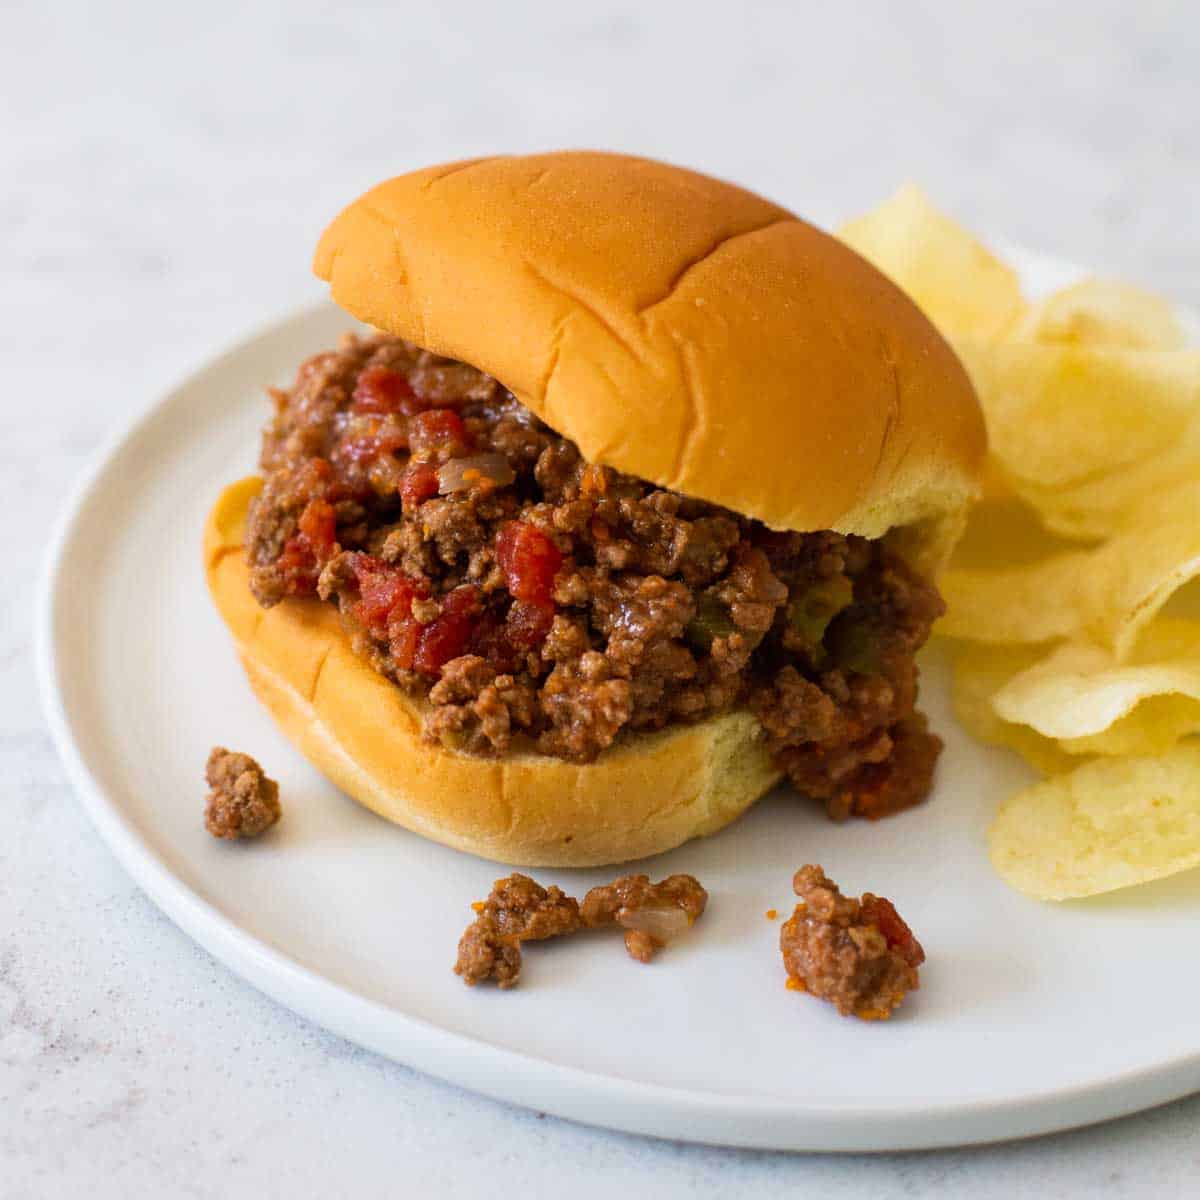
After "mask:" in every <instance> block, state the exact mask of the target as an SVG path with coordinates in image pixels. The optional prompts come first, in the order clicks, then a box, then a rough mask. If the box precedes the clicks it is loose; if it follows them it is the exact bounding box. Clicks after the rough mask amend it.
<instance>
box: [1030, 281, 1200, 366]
mask: <svg viewBox="0 0 1200 1200" xmlns="http://www.w3.org/2000/svg"><path fill="white" fill-rule="evenodd" d="M1008 336H1009V337H1011V338H1013V339H1014V340H1017V341H1029V342H1060V343H1066V344H1068V345H1087V346H1125V347H1127V348H1128V349H1131V350H1178V349H1180V348H1181V347H1182V346H1183V344H1184V336H1183V330H1182V329H1181V328H1180V325H1179V322H1178V321H1177V320H1176V319H1175V313H1174V310H1173V309H1172V307H1171V305H1170V304H1169V303H1168V302H1167V301H1166V300H1164V299H1163V298H1162V297H1161V296H1156V295H1154V293H1153V292H1145V291H1143V290H1142V289H1141V288H1138V287H1134V286H1133V285H1132V284H1128V283H1120V282H1118V281H1117V280H1113V279H1084V280H1082V281H1081V282H1080V283H1076V284H1072V285H1071V286H1070V287H1066V288H1063V289H1062V290H1061V291H1057V292H1055V293H1054V294H1053V295H1051V296H1048V297H1047V298H1046V299H1045V300H1042V301H1041V302H1040V303H1038V304H1035V305H1034V306H1033V307H1032V308H1031V309H1029V311H1028V312H1027V313H1026V314H1025V315H1024V316H1023V317H1022V318H1021V319H1020V320H1019V321H1018V322H1017V323H1016V325H1015V326H1013V328H1012V330H1011V331H1010V332H1009V334H1008Z"/></svg>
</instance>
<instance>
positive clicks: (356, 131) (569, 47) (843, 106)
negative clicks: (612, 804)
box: [0, 0, 1200, 1200]
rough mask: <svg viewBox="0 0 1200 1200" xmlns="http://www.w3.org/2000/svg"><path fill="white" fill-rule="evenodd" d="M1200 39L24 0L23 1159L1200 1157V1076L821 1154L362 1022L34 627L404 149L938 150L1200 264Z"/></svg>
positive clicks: (1035, 218)
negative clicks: (106, 506)
mask: <svg viewBox="0 0 1200 1200" xmlns="http://www.w3.org/2000/svg"><path fill="white" fill-rule="evenodd" d="M435 13H436V14H437V15H435ZM834 13H839V14H840V15H836V16H835V15H833V14H834ZM1198 79H1200V9H1198V8H1197V6H1196V5H1195V3H1191V2H1189V0H1180V2H1179V3H1174V4H1172V3H1166V2H1161V3H1155V2H1151V0H1143V2H1140V3H1136V4H1135V3H1129V2H1127V3H1122V2H1120V0H1089V2H1079V3H1067V2H1061V0H1060V2H1059V3H1057V4H1053V5H1052V4H1040V5H1030V4H1020V3H1005V4H996V3H994V2H989V3H982V4H978V3H962V2H959V3H951V2H949V0H947V2H945V3H942V4H930V3H916V2H914V0H908V2H905V3H887V4H884V3H877V4H852V3H843V4H837V3H822V4H802V3H780V4H765V3H747V2H744V0H743V2H742V3H726V4H710V3H701V2H700V0H693V2H691V3H680V4H667V3H656V2H649V3H647V2H646V0H642V2H641V3H619V2H616V0H606V2H601V3H593V4H571V3H566V2H562V0H560V2H559V3H550V4H543V5H534V4H528V3H518V2H516V0H509V2H507V3H487V4H484V3H480V4H471V5H466V4H454V3H450V2H448V0H440V2H435V3H430V2H429V0H425V2H424V3H421V4H415V5H399V4H396V5H379V6H378V7H375V8H368V7H367V6H365V5H360V6H354V5H351V4H349V3H343V4H316V3H302V4H293V5H289V6H286V7H284V6H279V7H278V8H272V7H269V6H266V5H250V4H230V3H216V2H212V0H210V2H208V3H205V4H202V5H201V4H195V5H183V4H170V3H166V4H164V3H161V2H160V3H145V4H136V5H135V4H113V3H109V4H98V3H85V2H72V3H59V4H56V5H46V4H42V3H26V4H22V3H16V4H15V5H14V4H9V5H6V6H5V20H4V34H3V38H2V46H0V95H2V98H3V103H2V104H0V164H2V171H0V177H2V178H3V181H4V182H3V186H2V188H0V238H2V239H3V284H2V286H0V372H2V374H0V381H2V391H0V396H2V399H0V512H2V513H4V515H5V519H3V520H0V552H2V554H3V557H4V560H5V561H6V562H8V563H9V568H10V569H9V583H8V585H7V587H6V588H5V589H4V591H3V594H2V595H0V779H2V780H3V784H2V785H0V786H2V794H3V799H4V813H5V830H4V836H3V837H2V838H0V1196H2V1197H4V1200H17V1198H18V1197H22V1198H24V1197H43V1196H54V1197H56V1196H64V1197H65V1196H71V1197H75V1196H81V1195H89V1196H93V1197H96V1200H104V1198H108V1197H118V1196H119V1197H127V1196H156V1197H161V1196H175V1195H181V1196H206V1197H207V1196H241V1195H255V1196H275V1195H288V1196H309V1195H313V1196H334V1195H354V1196H357V1197H368V1196H384V1195H414V1196H415V1195H421V1196H424V1195H446V1196H460V1195H461V1196H471V1195H482V1194H484V1193H486V1192H488V1191H490V1190H492V1189H493V1188H497V1189H499V1188H504V1189H506V1190H507V1189H509V1188H513V1189H524V1190H525V1191H526V1192H527V1194H530V1195H534V1196H540V1195H550V1194H552V1193H554V1192H556V1191H557V1190H559V1189H560V1188H567V1189H568V1190H567V1194H569V1195H571V1196H573V1197H590V1196H599V1195H602V1194H603V1195H608V1194H610V1193H611V1192H612V1191H614V1190H620V1191H622V1192H624V1193H626V1194H630V1195H644V1194H646V1195H648V1194H654V1195H656V1196H660V1197H663V1198H664V1200H665V1198H667V1197H675V1196H680V1197H682V1196H707V1195H714V1196H715V1195H720V1196H723V1197H741V1196H756V1195H765V1194H768V1193H770V1194H773V1195H798V1194H810V1192H811V1193H813V1194H815V1193H816V1192H817V1190H818V1189H819V1190H820V1191H821V1192H822V1193H824V1194H826V1195H828V1196H830V1197H843V1196H860V1195H861V1196H870V1197H872V1198H873V1200H889V1198H890V1197H899V1196H911V1195H924V1194H932V1193H934V1192H937V1193H939V1194H946V1195H954V1196H968V1195H969V1196H978V1197H1001V1196H1003V1197H1007V1196H1009V1195H1010V1194H1012V1193H1013V1192H1014V1191H1015V1192H1017V1193H1018V1194H1029V1195H1041V1196H1062V1197H1076V1196H1089V1195H1099V1194H1103V1195H1105V1196H1106V1197H1110V1198H1112V1200H1118V1198H1121V1197H1133V1196H1142V1195H1148V1194H1154V1195H1158V1196H1185V1195H1196V1194H1197V1191H1198V1190H1200V1136H1198V1134H1197V1118H1198V1117H1200V1100H1192V1101H1186V1102H1183V1103H1180V1104H1176V1105H1172V1106H1170V1107H1168V1108H1165V1109H1162V1110H1160V1111H1157V1112H1154V1113H1150V1114H1147V1115H1144V1116H1140V1117H1136V1118H1133V1119H1130V1120H1126V1121H1123V1122H1120V1123H1116V1124H1112V1125H1109V1126H1106V1127H1103V1128H1099V1129H1095V1130H1092V1131H1088V1132H1083V1133H1076V1134H1070V1135H1065V1136H1060V1137H1054V1138H1049V1139H1045V1140H1041V1141H1038V1142H1033V1143H1029V1144H1025V1145H1013V1146H1004V1147H998V1148H993V1149H983V1150H970V1151H962V1152H953V1153H939V1154H923V1155H912V1156H889V1157H883V1158H876V1159H836V1158H832V1157H831V1158H820V1157H808V1158H798V1157H789V1156H786V1155H772V1154H757V1153H741V1152H728V1151H722V1150H713V1149H704V1148H697V1147H688V1146H683V1145H675V1144H663V1143H656V1142H651V1141H645V1140H639V1139H637V1138H633V1137H623V1136H615V1135H609V1134H606V1133H602V1132H596V1131H593V1130H590V1129H584V1128H580V1127H577V1126H573V1125H569V1124H566V1123H563V1122H560V1121H557V1120H554V1119H551V1118H545V1119H540V1118H538V1117H537V1116H536V1115H534V1114H531V1113H527V1112H520V1111H516V1110H513V1109H509V1108H507V1107H505V1106H503V1105H500V1104H496V1103H492V1102H490V1101H485V1100H480V1099H476V1098H475V1097H473V1096H470V1095H467V1094H464V1093H462V1092H460V1091H457V1090H455V1089H453V1088H450V1087H447V1086H444V1085H442V1084H440V1083H435V1082H432V1081H430V1080H428V1079H426V1078H423V1077H421V1076H418V1075H415V1074H414V1073H412V1072H410V1071H407V1070H405V1069H403V1068H401V1067H397V1066H394V1065H392V1064H390V1063H388V1062H384V1061H382V1060H380V1059H378V1058H375V1057H373V1056H371V1055H369V1054H366V1053H363V1052H360V1051H358V1050H356V1049H355V1048H354V1047H352V1046H349V1045H347V1044H346V1043H344V1042H341V1041H339V1040H338V1039H336V1038H334V1037H330V1036H328V1035H326V1034H325V1033H323V1032H321V1031H320V1030H318V1029H315V1028H313V1027H312V1026H309V1025H307V1024H305V1023H304V1022H302V1021H300V1020H298V1019H296V1018H294V1017H292V1016H291V1015H290V1014H289V1013H287V1012H285V1011H284V1010H282V1009H281V1008H279V1007H277V1006H276V1005H274V1004H272V1003H270V1002H268V1001H266V1000H264V999H262V998H261V997H259V996H258V995H257V994H255V993H254V992H252V991H250V990H249V989H248V988H246V987H244V986H243V985H241V984H240V983H239V982H237V981H236V980H235V979H233V978H231V977H230V975H229V974H228V973H227V972H226V971H225V969H224V968H223V967H221V966H220V965H219V964H217V963H214V962H213V961H211V960H210V959H209V958H208V957H207V956H206V955H205V954H203V953H202V952H201V951H199V950H197V949H196V948H195V947H194V946H193V945H192V944H191V943H190V942H189V941H188V940H187V939H186V938H185V937H184V936H183V935H181V934H180V933H179V932H178V931H177V930H176V929H175V928H174V927H172V926H171V925H170V924H169V923H168V922H167V921H165V920H164V919H163V918H162V917H160V916H159V915H158V913H157V912H156V911H155V910H154V909H153V908H152V907H151V906H150V905H149V903H148V902H147V901H146V900H145V899H144V898H143V897H142V896H141V895H140V894H139V892H138V891H137V889H136V888H135V887H134V886H133V885H132V884H131V883H130V881H129V880H128V879H127V878H126V877H125V876H124V874H123V873H122V872H121V871H120V870H119V869H118V868H117V866H116V865H115V864H114V862H113V860H112V859H111V858H110V856H109V854H108V852H107V851H106V850H105V848H104V847H103V845H102V844H101V843H100V842H99V840H98V838H97V837H96V835H95V834H94V833H93V832H92V830H91V828H90V827H89V826H88V824H87V822H86V820H85V819H84V817H83V815H82V813H81V811H80V809H79V808H78V806H77V804H76V803H75V801H74V799H73V797H72V795H71V793H70V790H69V788H68V787H67V785H66V783H65V782H64V779H63V776H62V773H61V771H60V769H59V766H58V764H57V762H56V759H55V756H54V753H53V751H52V749H51V747H50V743H49V741H48V738H47V735H46V733H45V730H44V728H43V725H42V722H41V719H40V717H39V714H38V708H37V703H36V700H35V696H34V682H33V669H32V663H31V655H30V648H29V641H30V629H31V609H32V600H33V585H32V579H33V574H34V571H35V568H36V565H37V562H38V558H39V554H40V551H41V547H42V544H43V543H44V540H45V530H46V527H47V524H48V521H49V517H50V515H51V510H53V509H54V508H55V507H56V505H57V504H58V502H59V498H60V496H61V495H62V493H63V491H64V489H65V488H66V487H67V485H68V484H69V482H70V481H71V479H72V478H73V477H74V476H75V475H76V473H77V472H78V471H79V469H80V467H81V466H82V464H83V462H84V460H85V459H86V458H87V456H88V455H89V453H91V452H92V450H93V449H94V448H95V446H96V445H97V443H98V441H99V440H100V439H101V437H102V436H103V435H104V433H105V431H106V430H108V429H109V428H110V427H112V426H113V425H114V424H116V423H117V422H118V421H120V419H121V418H122V416H123V415H124V414H125V413H126V412H128V411H130V410H131V409H132V408H133V407H134V406H136V405H139V404H141V403H143V402H144V401H145V400H146V399H147V398H149V397H150V396H152V395H153V394H154V393H155V392H156V391H157V390H158V389H160V388H161V387H163V386H164V385H165V384H167V383H168V382H170V381H171V380H173V379H175V378H176V377H178V376H179V375H180V374H181V373H182V372H183V371H184V370H185V369H186V368H188V367H189V366H190V365H192V364H195V363H197V362H199V361H201V360H202V359H203V358H204V357H205V356H206V355H207V354H208V353H210V352H211V351H212V350H214V349H215V348H217V347H218V346H220V345H221V344H222V343H223V342H225V341H227V340H229V339H231V338H233V337H235V336H236V335H238V334H239V333H241V332H242V331H243V330H244V329H245V328H246V327H247V326H248V325H250V324H253V323H256V322H258V321H260V320H262V319H263V318H264V317H266V316H269V315H270V314H273V313H274V312H276V311H277V310H279V309H280V308H283V307H286V306H290V305H292V304H294V303H295V302H296V301H298V300H301V299H304V298H307V297H311V296H314V295H315V294H316V285H315V284H314V282H313V281H312V280H311V279H310V278H309V276H308V273H307V260H308V255H309V252H310V249H311V246H312V244H313V240H314V237H315V235H316V233H317V232H318V231H319V229H320V228H321V226H322V224H323V222H324V221H325V220H326V219H327V218H328V217H329V216H330V215H331V214H332V212H333V211H334V210H335V209H336V208H337V207H338V206H339V205H340V204H341V203H343V202H344V201H345V200H347V199H348V198H350V197H351V196H353V195H354V194H355V193H356V192H357V191H358V190H359V189H361V188H362V187H364V186H366V185H367V184H370V183H372V182H374V181H375V180H376V179H377V178H379V177H381V176H384V175H386V174H388V173H392V172H396V171H398V170H401V169H403V168H405V167H408V166H415V165H418V164H421V163H424V162H426V161H433V160H438V159H444V158H450V157H454V156H459V155H465V154H469V153H473V152H479V151H489V150H494V149H497V148H504V149H518V148H533V147H549V146H555V145H560V144H575V145H583V144H590V145H599V146H608V147H618V148H629V149H636V150H640V151H644V152H648V153H652V154H660V155H663V156H670V157H672V158H675V159H677V160H680V161H684V162H688V163H691V164H694V165H697V166H701V167H705V168H709V169H711V170H713V171H716V172H719V173H721V174H725V175H728V176H732V177H734V178H736V179H739V180H741V181H744V182H745V183H747V184H749V185H751V186H754V187H756V188H758V189H760V190H763V191H765V192H767V193H768V194H770V195H772V196H775V197H777V198H778V199H780V200H783V201H785V202H788V203H790V204H792V205H794V206H796V207H798V208H799V209H800V210H801V211H802V212H805V213H807V214H808V215H810V216H813V217H815V218H816V219H818V220H821V221H826V222H828V221H832V220H835V219H836V218H837V217H839V216H840V215H844V214H847V213H850V212H853V211H855V210H858V209H861V208H863V207H866V206H868V205H870V204H871V203H872V202H874V201H875V200H877V199H878V198H880V197H881V196H883V195H884V194H885V193H886V192H887V191H889V190H890V189H891V188H892V187H893V186H894V185H895V184H896V183H898V182H899V181H901V180H902V179H904V178H906V177H913V178H915V179H918V180H920V181H922V182H923V183H924V184H925V185H926V186H927V187H928V188H929V189H930V190H931V191H932V193H933V194H934V196H935V197H937V198H938V199H939V200H940V201H941V202H942V203H943V204H944V205H945V206H947V207H949V208H950V209H952V210H954V211H956V212H957V213H959V214H960V215H961V216H962V217H964V218H965V219H966V220H968V221H969V222H970V223H971V224H973V225H975V226H978V227H984V228H990V229H995V230H997V231H1001V232H1003V233H1004V234H1005V235H1007V236H1009V237H1011V238H1014V239H1019V240H1022V241H1025V242H1027V243H1028V244H1030V245H1032V246H1034V247H1038V248H1041V249H1045V250H1050V251H1054V252H1057V253H1059V254H1062V255H1064V256H1068V257H1072V258H1075V259H1078V260H1080V261H1083V262H1087V263H1091V264H1093V265H1096V266H1098V267H1102V268H1107V269H1108V270H1110V271H1116V272H1121V273H1125V274H1127V275H1129V276H1131V277H1133V278H1135V279H1138V280H1140V281H1142V282H1145V283H1147V284H1152V285H1155V286H1158V287H1161V288H1163V289H1165V290H1167V291H1168V292H1170V293H1171V294H1172V295H1173V296H1175V297H1176V298H1178V299H1179V300H1183V301H1189V302H1192V303H1197V302H1200V269H1198V268H1200V227H1198V221H1197V215H1196V214H1197V209H1196V205H1197V182H1198V180H1197V165H1198V163H1200V84H1198V82H1197V81H1198ZM181 686H186V681H181ZM801 1069H802V1065H801V1064H797V1070H801Z"/></svg>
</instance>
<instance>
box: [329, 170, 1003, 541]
mask: <svg viewBox="0 0 1200 1200" xmlns="http://www.w3.org/2000/svg"><path fill="white" fill-rule="evenodd" d="M314 269H315V270H316V273H317V274H318V275H319V276H320V277H321V278H322V279H325V280H328V281H329V283H330V285H331V288H332V292H333V297H334V299H335V300H336V301H337V302H338V304H340V305H341V306H342V307H343V308H345V309H346V310H348V311H349V312H350V313H352V314H353V315H354V316H355V317H358V318H359V319H360V320H363V321H365V322H367V323H369V324H371V325H374V326H376V327H377V328H379V329H383V330H386V331H388V332H390V333H394V334H398V335H399V336H401V337H403V338H406V339H407V340H409V341H411V342H415V343H417V344H418V345H420V346H423V347H425V348H427V349H429V350H432V351H435V352H436V353H438V354H442V355H446V356H447V357H449V358H454V359H459V360H461V361H463V362H467V363H470V364H471V365H472V366H474V367H478V368H479V369H481V370H483V371H486V372H487V373H488V374H490V375H492V376H494V377H495V378H496V379H498V380H499V381H500V382H501V383H502V384H504V386H505V387H507V388H508V389H509V390H511V391H512V392H513V394H514V395H515V396H516V397H517V398H518V399H519V400H520V401H521V402H522V403H523V404H525V405H526V406H527V407H528V408H530V409H532V410H533V412H535V413H536V414H537V415H538V416H539V417H541V419H542V420H543V421H545V422H546V424H547V425H549V426H550V427H551V428H553V429H554V430H555V431H556V432H558V433H559V434H561V435H562V436H564V437H567V438H570V439H571V440H572V441H574V442H575V443H576V444H577V445H578V446H579V449H580V451H581V452H582V453H583V455H584V457H585V458H586V459H588V461H590V462H594V463H601V464H604V465H607V466H610V467H615V468H616V469H618V470H620V471H625V472H628V473H629V474H632V475H638V476H640V477H641V478H643V479H646V480H649V481H651V482H653V483H655V484H658V485H659V486H660V487H664V488H670V489H672V490H673V491H677V492H682V493H684V494H686V495H689V496H694V497H698V498H700V499H703V500H708V501H710V502H712V503H714V504H719V505H722V506H724V507H726V508H730V509H734V510H735V511H737V512H740V513H742V514H744V515H745V516H749V517H756V518H758V519H759V520H760V521H763V522H764V523H766V524H767V525H769V526H772V527H774V528H777V529H792V530H797V531H807V530H814V529H836V530H838V531H840V532H843V533H857V534H861V535H862V536H864V537H871V538H874V537H880V536H882V535H883V534H884V533H886V532H887V531H888V530H889V529H892V528H896V527H903V526H914V525H915V526H918V527H919V529H920V530H921V531H922V532H921V541H922V542H923V543H924V546H925V548H926V549H927V550H929V549H934V547H935V545H936V547H937V549H941V548H944V545H945V542H946V541H947V534H949V533H950V528H949V527H950V526H953V525H956V524H957V520H956V518H957V517H958V515H959V514H961V511H962V509H963V507H964V503H965V501H967V500H968V499H969V498H970V497H971V496H972V495H973V494H974V492H975V490H976V474H977V471H978V468H979V464H980V461H981V459H982V457H983V453H984V449H985V435H984V428H983V419H982V416H981V414H980V411H979V406H978V403H977V401H976V398H975V394H974V392H973V390H972V388H971V384H970V381H969V380H968V378H967V375H966V372H965V371H964V370H963V367H962V366H961V364H960V363H959V361H958V359H957V358H956V357H955V356H954V353H953V351H952V350H951V349H950V347H949V346H948V345H947V344H946V343H945V341H944V340H943V339H942V338H941V336H940V335H939V334H938V332H937V331H936V330H935V329H934V327H933V326H932V325H931V324H930V323H929V321H928V320H927V319H926V318H925V317H924V316H923V315H922V314H921V312H920V311H919V310H918V309H917V307H916V305H915V304H914V303H913V302H912V301H911V300H909V299H908V297H907V296H906V295H905V294H904V293H903V292H901V291H900V290H899V289H898V288H897V287H896V286H895V285H893V284H892V283H891V282H890V281H889V280H887V279H886V278H885V277H884V276H883V275H881V274H880V273H879V272H878V271H877V270H876V269H875V268H874V267H872V266H871V265H870V264H869V263H867V262H866V261H865V260H864V259H862V258H860V257H859V256H858V255H857V254H855V253H854V251H852V250H851V249H849V248H848V247H847V246H845V245H843V244H842V243H841V242H838V241H836V240H835V239H834V238H832V237H830V236H828V235H827V234H825V233H822V232H821V231H820V230H818V229H816V228H814V227H813V226H812V225H809V224H807V223H806V222H804V221H802V220H800V219H799V218H798V217H795V216H793V215H792V214H791V213H789V212H788V211H787V210H786V209H783V208H780V207H779V206H778V205H776V204H772V203H771V202H770V201H768V200H764V199H763V198H762V197H760V196H756V195H754V194H753V193H752V192H747V191H744V190H743V189H742V188H739V187H734V186H733V185H731V184H728V183H723V182H721V181H720V180H717V179H712V178H710V177H708V176H706V175H700V174H697V173H696V172H694V171H687V170H683V169H681V168H679V167H673V166H668V165H666V164H664V163H659V162H653V161H650V160H648V159H641V158H631V157H628V156H626V155H619V154H605V153H597V152H590V151H569V152H560V153H553V154H531V155H523V156H512V157H496V158H480V159H472V160H469V161H466V162H458V163H451V164H448V165H444V166H438V167H429V168H427V169H425V170H422V171H414V172H412V173H411V174H408V175H402V176H400V177H399V178H396V179H391V180H388V181H387V182H386V183H382V184H380V185H379V186H378V187H375V188H372V189H371V190H370V191H369V192H367V193H366V194H365V195H364V196H362V197H360V198H359V199H358V200H356V201H355V202H354V203H353V204H351V205H350V206H349V207H348V208H347V209H346V210H345V211H344V212H342V213H341V215H340V216H338V218H337V219H336V220H335V221H334V222H333V224H332V225H330V227H329V228H328V229H327V230H326V231H325V234H324V236H323V237H322V238H321V242H320V245H319V246H318V248H317V254H316V261H315V264H314ZM936 552H937V550H936V549H934V553H936Z"/></svg>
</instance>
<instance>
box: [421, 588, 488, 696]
mask: <svg viewBox="0 0 1200 1200" xmlns="http://www.w3.org/2000/svg"><path fill="white" fill-rule="evenodd" d="M478 612H479V593H478V591H477V590H476V589H475V588H473V587H472V586H471V585H470V584H467V585H466V586H464V587H459V588H455V589H454V591H452V592H451V593H450V594H449V595H448V596H447V597H446V598H445V599H444V600H443V601H442V611H441V614H440V615H439V616H437V617H435V618H434V619H433V620H432V621H430V622H429V624H428V625H426V626H424V627H423V628H422V630H421V637H420V641H419V642H418V644H417V652H416V655H415V656H414V658H413V669H414V670H417V671H420V672H421V674H422V675H440V674H441V673H442V668H443V667H444V666H445V665H446V664H447V663H448V662H449V661H450V660H451V659H452V658H457V657H458V656H459V655H460V654H464V653H465V652H466V649H467V646H468V644H469V643H470V640H471V634H472V632H473V631H474V629H475V617H476V615H477V614H478Z"/></svg>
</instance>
